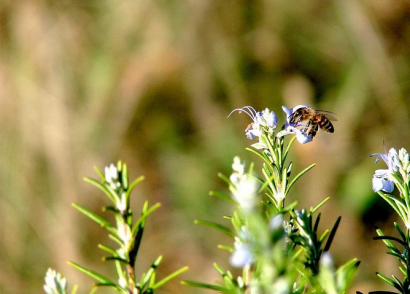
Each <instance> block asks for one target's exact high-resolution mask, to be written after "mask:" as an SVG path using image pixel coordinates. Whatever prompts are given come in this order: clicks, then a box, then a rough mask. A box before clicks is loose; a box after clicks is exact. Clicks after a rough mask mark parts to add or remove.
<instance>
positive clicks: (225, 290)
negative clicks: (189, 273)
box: [181, 281, 233, 294]
mask: <svg viewBox="0 0 410 294" xmlns="http://www.w3.org/2000/svg"><path fill="white" fill-rule="evenodd" d="M181 284H182V285H185V286H191V287H198V288H204V289H210V290H214V291H217V292H221V293H227V294H231V293H233V292H232V291H231V290H229V289H228V288H225V287H221V286H217V285H211V284H205V283H199V282H194V281H182V282H181Z"/></svg>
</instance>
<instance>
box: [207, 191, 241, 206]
mask: <svg viewBox="0 0 410 294" xmlns="http://www.w3.org/2000/svg"><path fill="white" fill-rule="evenodd" d="M209 195H210V196H215V197H219V198H221V199H223V200H226V201H228V202H230V203H235V201H234V200H233V199H232V198H231V197H229V196H228V195H225V194H223V193H220V192H216V191H211V192H209Z"/></svg>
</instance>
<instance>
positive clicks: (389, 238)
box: [373, 236, 406, 246]
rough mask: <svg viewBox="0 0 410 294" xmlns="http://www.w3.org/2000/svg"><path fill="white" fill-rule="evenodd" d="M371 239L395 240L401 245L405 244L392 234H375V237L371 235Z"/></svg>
mask: <svg viewBox="0 0 410 294" xmlns="http://www.w3.org/2000/svg"><path fill="white" fill-rule="evenodd" d="M373 240H391V241H396V242H397V243H400V244H401V245H403V246H406V243H405V242H403V241H402V240H400V239H399V238H396V237H393V236H376V237H373Z"/></svg>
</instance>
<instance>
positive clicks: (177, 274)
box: [152, 266, 189, 290]
mask: <svg viewBox="0 0 410 294" xmlns="http://www.w3.org/2000/svg"><path fill="white" fill-rule="evenodd" d="M188 269H189V267H187V266H185V267H183V268H181V269H179V270H177V271H175V272H173V273H172V274H170V275H168V276H167V277H165V278H163V279H162V280H161V281H159V282H158V283H156V284H155V285H153V286H152V289H154V290H155V289H158V288H159V287H161V286H162V285H164V284H166V283H168V282H169V281H170V280H172V279H174V278H176V277H177V276H179V275H180V274H182V273H183V272H186V271H187V270H188Z"/></svg>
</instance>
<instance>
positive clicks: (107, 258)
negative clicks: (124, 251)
mask: <svg viewBox="0 0 410 294" xmlns="http://www.w3.org/2000/svg"><path fill="white" fill-rule="evenodd" d="M103 260H104V261H109V260H117V261H119V262H122V263H125V264H128V263H129V261H128V260H126V259H124V258H122V257H119V256H105V257H103Z"/></svg>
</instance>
